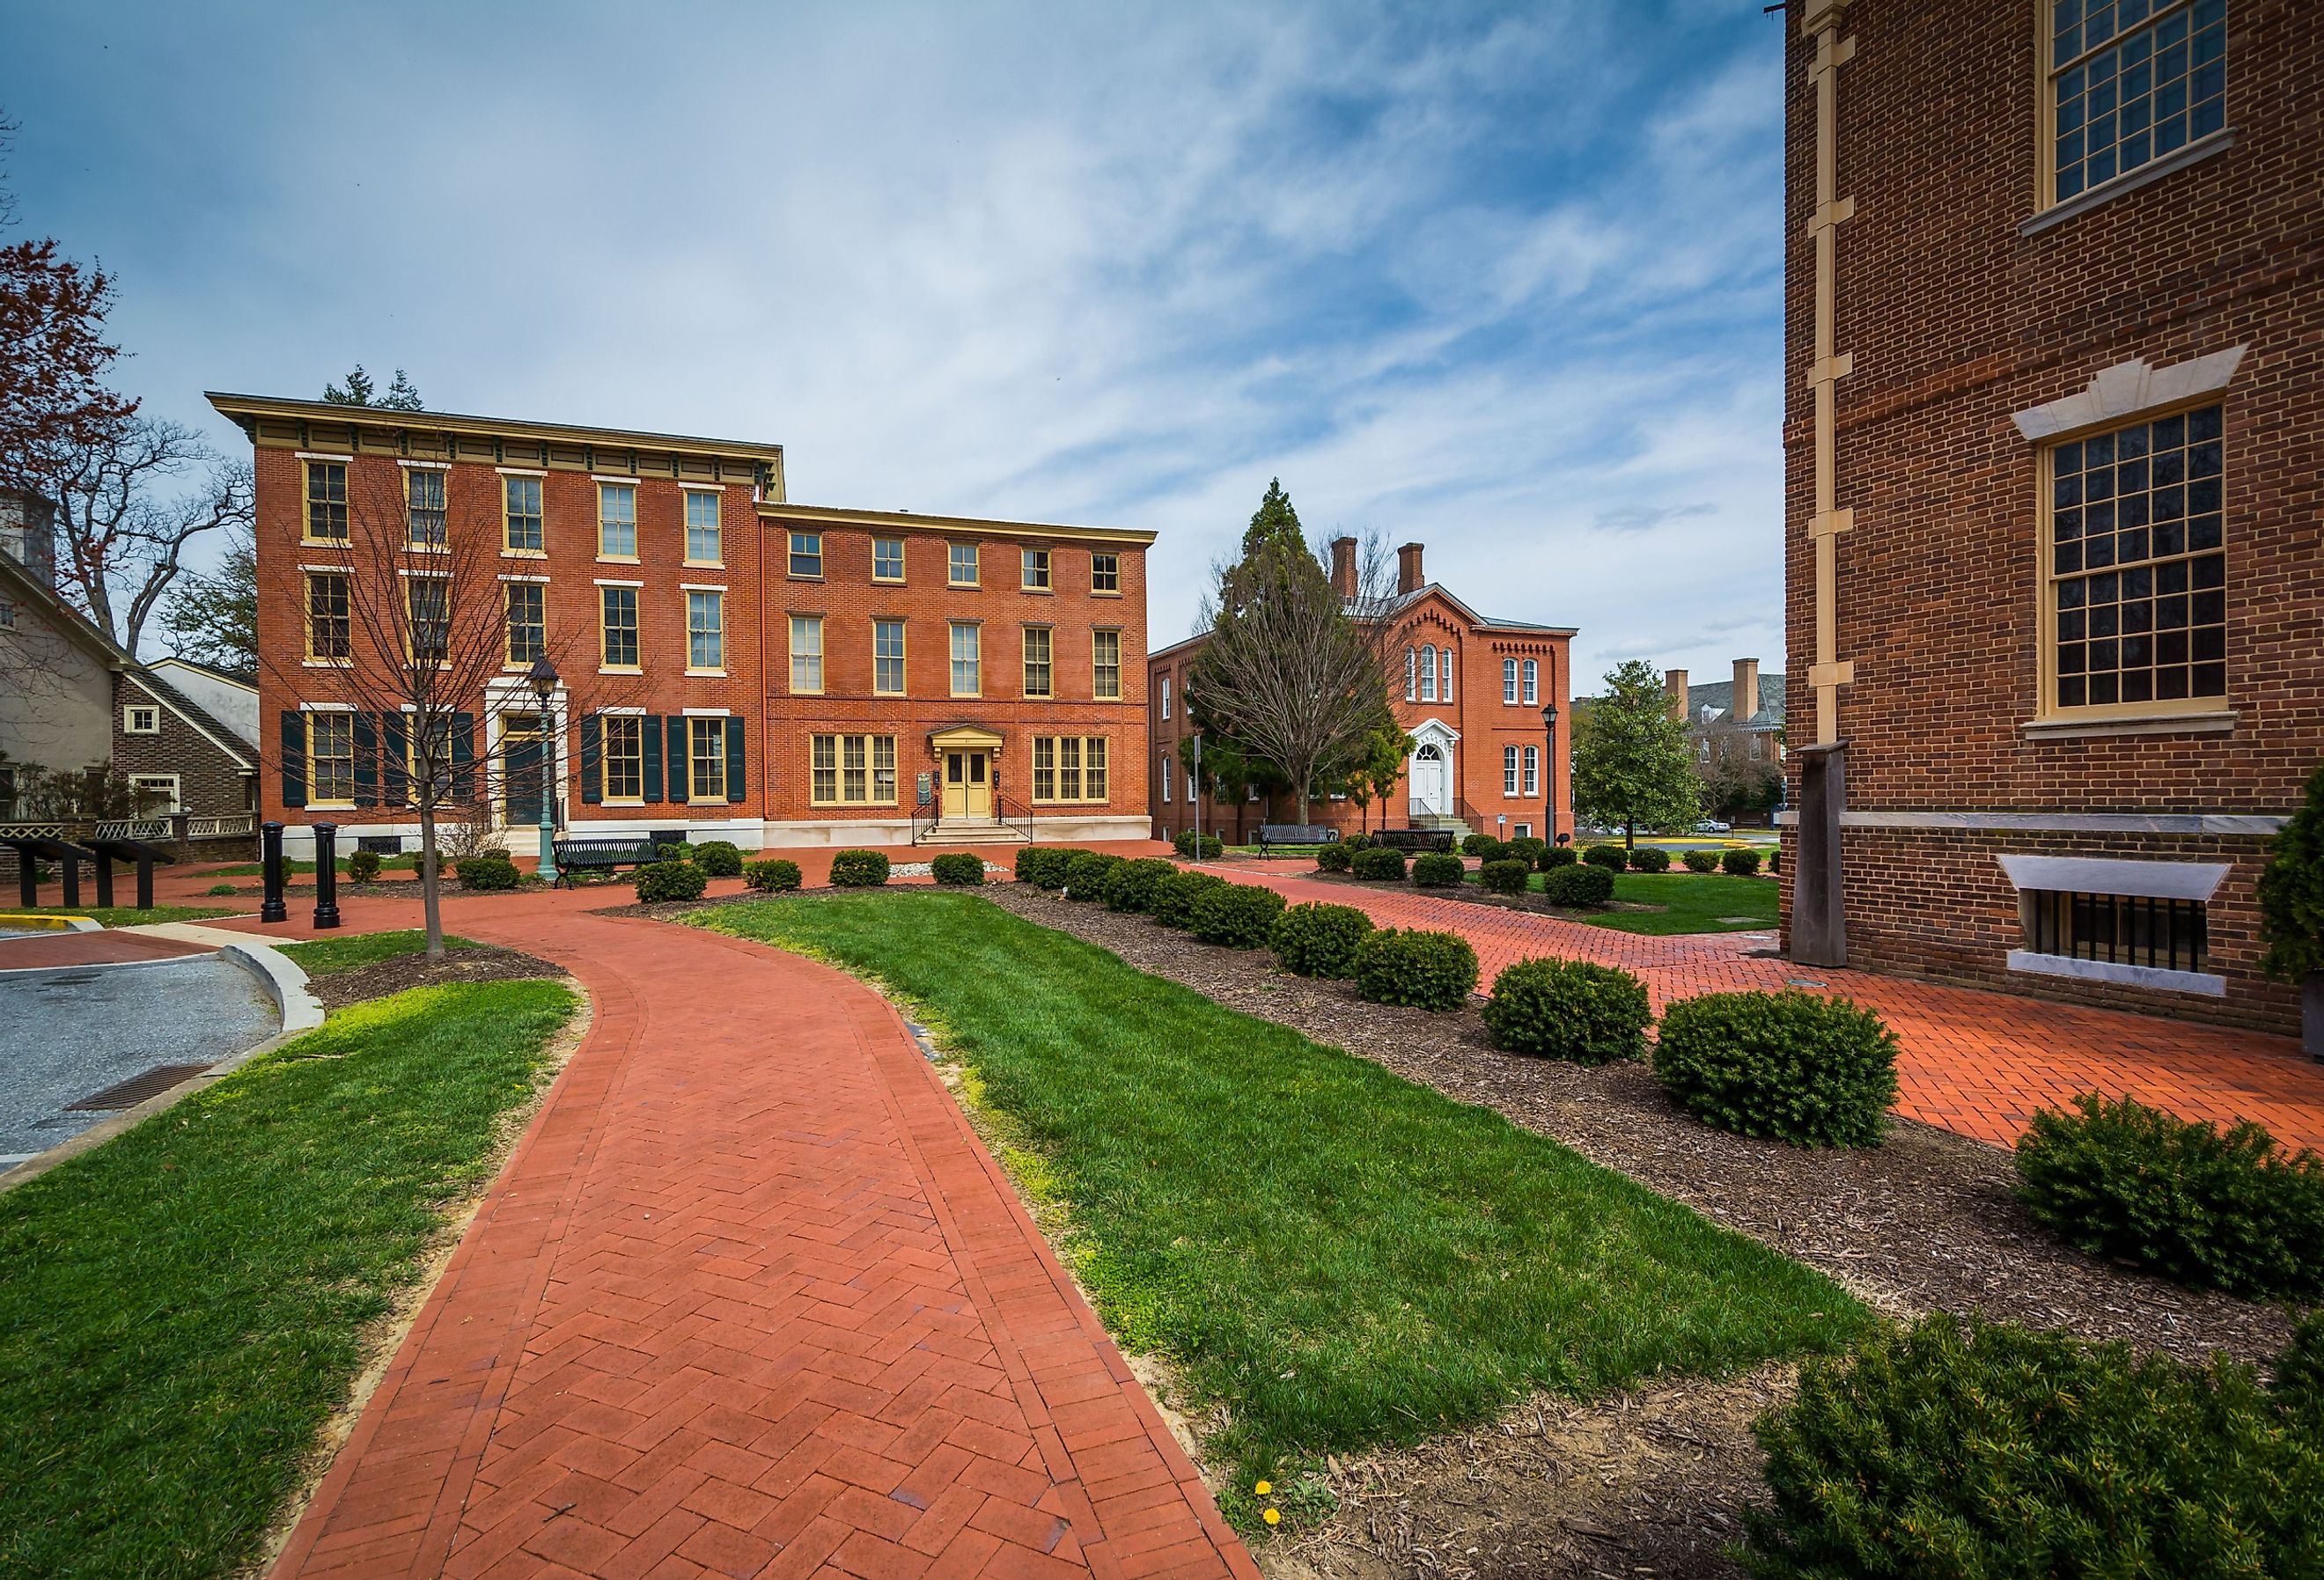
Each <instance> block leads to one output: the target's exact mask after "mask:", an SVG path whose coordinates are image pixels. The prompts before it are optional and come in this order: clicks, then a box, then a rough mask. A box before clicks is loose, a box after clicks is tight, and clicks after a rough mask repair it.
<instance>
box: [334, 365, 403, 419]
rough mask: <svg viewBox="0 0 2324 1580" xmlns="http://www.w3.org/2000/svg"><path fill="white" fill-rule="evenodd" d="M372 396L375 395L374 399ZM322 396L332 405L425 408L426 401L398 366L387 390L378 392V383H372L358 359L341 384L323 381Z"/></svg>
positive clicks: (401, 409)
mask: <svg viewBox="0 0 2324 1580" xmlns="http://www.w3.org/2000/svg"><path fill="white" fill-rule="evenodd" d="M374 396H376V397H377V398H376V399H374ZM323 399H325V400H326V401H328V402H331V404H333V405H334V406H374V407H377V408H378V409H379V410H381V411H426V410H427V407H426V405H425V404H424V403H423V402H421V401H420V392H419V390H417V389H416V388H414V387H413V386H412V383H411V380H410V378H408V377H407V376H405V374H404V371H403V370H402V369H401V368H400V367H399V368H397V369H396V370H395V382H394V383H392V384H390V385H388V386H387V393H385V394H380V393H379V388H378V386H377V385H376V384H374V383H372V378H371V374H367V373H365V372H364V365H363V364H362V363H360V362H358V363H356V364H355V371H354V372H353V373H350V374H347V381H346V383H344V384H326V385H324V386H323Z"/></svg>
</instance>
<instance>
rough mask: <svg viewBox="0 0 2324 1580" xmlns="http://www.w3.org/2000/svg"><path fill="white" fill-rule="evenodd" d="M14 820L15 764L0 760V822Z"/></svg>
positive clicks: (11, 821)
mask: <svg viewBox="0 0 2324 1580" xmlns="http://www.w3.org/2000/svg"><path fill="white" fill-rule="evenodd" d="M15 820H16V768H15V764H14V763H9V762H0V823H14V821H15Z"/></svg>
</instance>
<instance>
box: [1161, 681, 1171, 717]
mask: <svg viewBox="0 0 2324 1580" xmlns="http://www.w3.org/2000/svg"><path fill="white" fill-rule="evenodd" d="M1162 716H1163V718H1165V719H1166V720H1167V718H1169V716H1170V677H1169V676H1167V675H1165V676H1163V677H1162Z"/></svg>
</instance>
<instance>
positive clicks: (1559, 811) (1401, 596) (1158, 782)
mask: <svg viewBox="0 0 2324 1580" xmlns="http://www.w3.org/2000/svg"><path fill="white" fill-rule="evenodd" d="M1332 575H1333V580H1334V581H1335V582H1336V583H1337V584H1338V586H1339V587H1340V589H1341V592H1342V595H1343V596H1348V597H1350V598H1352V597H1353V596H1355V591H1356V541H1355V540H1354V539H1352V538H1342V539H1340V540H1338V541H1335V542H1333V545H1332ZM1390 618H1391V619H1393V620H1394V621H1395V623H1396V627H1397V629H1396V631H1395V633H1394V636H1393V638H1392V640H1391V642H1390V643H1389V651H1390V653H1391V655H1392V657H1393V658H1394V660H1395V661H1397V662H1400V663H1401V664H1402V666H1403V675H1404V684H1403V694H1402V696H1401V698H1398V699H1394V700H1392V702H1391V708H1392V711H1393V712H1394V713H1395V715H1396V718H1397V723H1398V724H1400V725H1403V726H1404V728H1405V730H1406V733H1408V734H1409V735H1412V736H1413V738H1414V742H1415V744H1414V747H1413V752H1412V755H1411V756H1410V757H1409V758H1407V759H1406V762H1405V773H1404V779H1403V781H1402V783H1401V784H1400V785H1399V786H1398V787H1397V790H1395V791H1394V792H1393V793H1392V794H1391V795H1390V796H1389V797H1388V799H1387V802H1386V804H1382V803H1380V802H1379V801H1374V802H1373V803H1371V804H1370V805H1369V806H1360V805H1358V804H1357V803H1356V802H1354V801H1353V800H1351V799H1348V798H1346V797H1342V796H1333V797H1330V798H1328V799H1324V800H1322V801H1317V802H1313V803H1311V804H1310V806H1309V809H1308V815H1309V816H1310V817H1311V818H1314V820H1315V821H1317V822H1319V823H1328V824H1330V825H1332V826H1333V827H1336V828H1339V829H1342V830H1343V831H1353V830H1356V829H1358V828H1361V827H1372V828H1381V827H1395V828H1402V827H1448V828H1454V829H1456V830H1462V831H1465V832H1468V833H1477V834H1491V835H1496V836H1499V837H1501V838H1504V839H1514V838H1517V837H1518V836H1521V835H1532V836H1535V837H1538V838H1543V839H1554V838H1555V837H1556V836H1558V835H1560V834H1566V835H1570V834H1572V832H1573V798H1572V778H1571V773H1570V770H1571V768H1572V758H1571V747H1572V735H1571V729H1572V701H1571V698H1572V680H1573V678H1572V672H1571V669H1570V666H1569V663H1568V659H1567V653H1568V649H1569V646H1570V644H1571V643H1572V639H1573V628H1572V627H1571V626H1563V625H1540V624H1532V623H1530V622H1526V621H1522V620H1497V619H1492V618H1489V617H1488V616H1486V615H1483V614H1478V613H1477V612H1476V611H1475V610H1474V609H1472V608H1471V607H1470V606H1469V605H1467V604H1464V603H1462V601H1461V600H1460V599H1459V598H1457V597H1455V596H1452V593H1451V592H1449V591H1447V590H1446V589H1445V588H1443V587H1439V586H1438V585H1436V584H1435V583H1434V582H1432V581H1430V580H1429V579H1428V577H1427V576H1426V574H1425V571H1424V570H1423V568H1422V545H1420V544H1418V543H1406V544H1405V545H1404V546H1403V547H1401V548H1400V549H1398V550H1397V596H1396V602H1395V605H1394V606H1393V609H1392V612H1391V614H1390ZM1202 646H1203V638H1202V637H1200V636H1192V637H1188V638H1187V639H1186V640H1185V641H1184V642H1176V643H1173V644H1172V645H1171V646H1169V647H1166V648H1163V649H1161V650H1159V651H1157V652H1155V653H1154V654H1153V655H1152V657H1151V658H1149V659H1148V670H1150V673H1149V675H1148V679H1147V703H1148V718H1147V727H1148V738H1149V748H1148V750H1149V753H1150V755H1151V757H1152V762H1153V796H1152V799H1151V800H1150V802H1149V804H1148V810H1149V811H1150V813H1151V815H1152V818H1153V822H1154V831H1155V833H1156V835H1157V836H1158V837H1160V838H1164V839H1167V838H1169V837H1171V836H1173V835H1175V834H1176V833H1178V832H1180V831H1182V830H1185V829H1188V828H1191V827H1194V804H1193V801H1192V799H1190V798H1192V797H1193V796H1194V793H1195V790H1196V781H1195V780H1194V774H1193V772H1192V771H1191V768H1190V766H1189V763H1188V756H1189V748H1188V743H1189V740H1190V738H1191V737H1192V735H1194V722H1193V720H1192V719H1191V718H1190V717H1189V716H1188V715H1187V713H1186V708H1185V695H1186V684H1187V679H1188V677H1189V675H1190V674H1191V673H1192V672H1193V670H1194V662H1195V661H1196V659H1198V658H1199V657H1200V656H1201V653H1202ZM1296 815H1297V808H1296V805H1295V803H1294V800H1293V798H1292V797H1291V796H1290V794H1289V793H1288V791H1286V790H1273V791H1269V790H1264V789H1258V788H1254V789H1253V790H1251V791H1250V793H1249V795H1248V796H1247V797H1246V798H1245V799H1241V800H1239V801H1232V802H1222V801H1221V799H1219V798H1218V797H1217V796H1215V795H1211V794H1205V795H1203V798H1202V825H1203V831H1204V832H1205V833H1211V832H1217V833H1220V834H1222V836H1225V837H1227V838H1228V839H1229V840H1230V841H1232V840H1235V839H1238V838H1241V839H1248V838H1250V837H1251V836H1254V835H1255V834H1256V831H1257V829H1258V828H1259V825H1260V824H1262V823H1268V822H1287V821H1289V820H1291V819H1292V818H1295V817H1296Z"/></svg>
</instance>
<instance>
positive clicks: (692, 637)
mask: <svg viewBox="0 0 2324 1580" xmlns="http://www.w3.org/2000/svg"><path fill="white" fill-rule="evenodd" d="M686 667H687V669H689V670H716V671H718V672H720V673H722V674H723V673H724V671H725V669H726V595H725V594H724V593H721V592H715V591H712V592H705V591H703V590H701V589H699V588H689V589H688V590H687V595H686Z"/></svg>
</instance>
